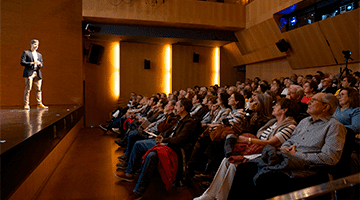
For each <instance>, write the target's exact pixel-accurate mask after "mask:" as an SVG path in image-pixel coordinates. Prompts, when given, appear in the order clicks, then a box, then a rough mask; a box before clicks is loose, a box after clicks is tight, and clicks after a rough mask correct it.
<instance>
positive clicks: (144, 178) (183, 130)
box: [116, 99, 196, 199]
mask: <svg viewBox="0 0 360 200" xmlns="http://www.w3.org/2000/svg"><path fill="white" fill-rule="evenodd" d="M191 108H192V103H191V101H190V100H188V99H180V100H179V101H178V102H177V103H176V106H175V114H176V115H178V116H179V117H180V118H179V120H178V122H177V123H176V124H175V126H174V128H173V129H171V130H170V131H168V132H166V133H164V135H163V136H162V135H159V136H158V137H157V138H156V143H157V144H160V145H166V146H168V147H170V148H171V149H172V150H173V151H175V152H179V150H180V148H182V147H183V146H184V145H186V143H187V142H188V141H189V139H190V138H191V134H192V133H193V131H194V129H195V127H196V123H195V121H194V120H193V119H192V118H191V117H190V114H189V112H190V110H191ZM154 146H155V145H154ZM134 147H135V146H134ZM178 155H179V154H178ZM179 160H181V159H179ZM158 162H159V156H158V154H157V152H156V151H152V152H150V153H148V154H147V156H146V158H145V159H144V163H143V165H142V167H141V174H140V176H139V179H138V181H137V184H136V186H135V189H134V190H133V192H132V193H131V194H130V195H129V196H128V197H126V198H125V199H140V198H141V197H142V194H143V193H144V192H145V191H146V189H147V187H148V185H149V183H150V181H151V178H152V176H153V175H154V174H155V173H156V171H157V170H158ZM179 167H180V166H179ZM180 170H181V169H180ZM116 177H118V178H119V179H121V180H129V179H131V178H132V180H134V175H133V174H129V173H125V174H122V175H116Z"/></svg>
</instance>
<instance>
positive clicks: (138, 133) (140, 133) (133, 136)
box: [116, 101, 176, 169]
mask: <svg viewBox="0 0 360 200" xmlns="http://www.w3.org/2000/svg"><path fill="white" fill-rule="evenodd" d="M175 103H176V101H169V102H168V103H167V104H166V105H165V106H164V112H163V114H160V115H159V116H158V118H157V119H156V120H155V121H154V122H153V123H151V124H150V125H149V126H147V127H146V128H145V129H144V130H142V129H141V128H140V127H139V128H137V129H134V130H131V131H129V133H128V137H127V143H126V150H125V154H124V155H123V156H120V157H119V160H120V161H122V162H121V163H120V164H117V165H116V166H117V167H118V168H120V169H126V168H127V166H128V158H129V157H130V154H131V150H132V148H133V146H134V144H135V142H136V141H138V140H143V139H147V138H152V137H153V136H151V135H149V133H152V134H155V135H158V134H159V132H158V128H157V127H158V125H159V124H160V123H161V122H163V121H164V120H166V119H167V117H168V116H169V115H170V114H171V113H172V112H173V110H174V106H175ZM150 136H151V137H150Z"/></svg>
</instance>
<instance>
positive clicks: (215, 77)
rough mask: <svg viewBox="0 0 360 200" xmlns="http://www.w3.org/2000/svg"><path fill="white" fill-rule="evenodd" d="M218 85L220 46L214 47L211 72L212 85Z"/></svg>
mask: <svg viewBox="0 0 360 200" xmlns="http://www.w3.org/2000/svg"><path fill="white" fill-rule="evenodd" d="M216 84H217V85H219V86H220V48H219V47H216V48H215V49H214V73H213V85H216Z"/></svg>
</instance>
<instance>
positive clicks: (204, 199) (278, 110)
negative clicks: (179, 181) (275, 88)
mask: <svg viewBox="0 0 360 200" xmlns="http://www.w3.org/2000/svg"><path fill="white" fill-rule="evenodd" d="M297 111H298V108H297V104H294V103H292V102H291V100H289V99H280V100H279V101H278V102H277V104H276V105H275V106H273V111H272V115H273V116H275V117H276V118H275V119H272V120H270V121H269V122H268V123H267V124H266V125H265V126H263V127H262V128H260V129H259V130H258V131H257V138H259V139H256V138H255V137H245V136H239V137H238V138H236V137H235V138H232V137H229V138H228V139H227V141H229V140H232V139H234V140H235V142H239V143H242V144H243V145H245V144H248V146H250V144H251V143H253V144H259V146H265V145H267V144H269V145H272V146H274V147H278V146H280V145H281V144H282V143H284V142H285V141H286V140H288V139H289V138H290V137H291V134H292V132H293V131H294V129H295V128H296V122H295V120H294V119H293V117H292V116H293V115H294V114H295V113H297ZM230 149H231V150H229V151H228V152H227V153H229V156H226V157H225V158H224V159H223V161H222V163H221V165H220V167H219V169H218V171H217V173H216V175H215V177H214V179H213V181H212V183H211V185H210V187H209V188H208V189H207V190H206V191H205V192H204V193H203V194H202V195H201V196H200V197H198V198H195V199H194V200H212V199H214V198H216V199H217V200H226V199H227V196H228V194H229V190H230V187H231V185H232V180H233V178H234V175H235V172H236V167H237V165H238V164H239V163H241V162H239V161H237V160H236V158H235V157H236V156H237V155H234V154H232V148H230ZM248 149H249V147H248ZM260 149H261V147H260V148H259V150H260ZM225 150H226V147H225ZM242 152H244V151H242ZM227 153H225V155H226V154H227ZM230 155H234V156H231V158H229V157H230ZM242 155H244V154H242ZM242 155H241V157H242ZM242 158H243V157H242ZM242 162H244V161H242Z"/></svg>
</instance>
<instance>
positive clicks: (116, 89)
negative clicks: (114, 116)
mask: <svg viewBox="0 0 360 200" xmlns="http://www.w3.org/2000/svg"><path fill="white" fill-rule="evenodd" d="M112 54H113V55H112V64H113V67H114V68H113V72H112V79H113V81H112V83H113V86H112V91H113V95H114V98H116V99H119V95H120V42H114V43H112Z"/></svg>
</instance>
